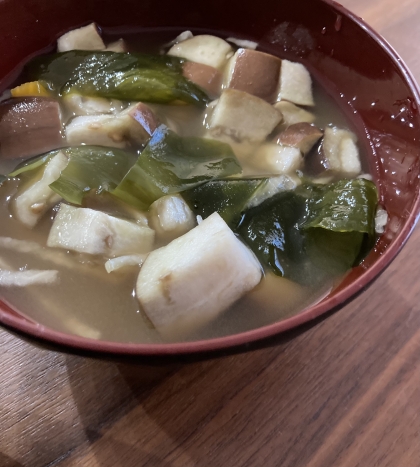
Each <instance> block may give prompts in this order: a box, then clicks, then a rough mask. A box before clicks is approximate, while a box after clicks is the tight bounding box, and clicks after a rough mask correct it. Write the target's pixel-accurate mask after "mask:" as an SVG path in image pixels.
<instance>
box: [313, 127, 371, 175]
mask: <svg viewBox="0 0 420 467" xmlns="http://www.w3.org/2000/svg"><path fill="white" fill-rule="evenodd" d="M356 142H357V137H356V135H355V134H354V133H352V132H351V131H348V130H342V129H340V128H336V127H333V128H330V127H328V128H326V129H325V136H324V140H323V143H322V152H320V156H321V157H323V158H324V159H323V160H322V163H323V165H324V167H325V168H327V169H328V170H331V171H333V172H338V173H342V174H345V175H347V176H356V175H358V174H360V172H361V171H362V166H361V163H360V157H359V150H358V148H357V145H356Z"/></svg>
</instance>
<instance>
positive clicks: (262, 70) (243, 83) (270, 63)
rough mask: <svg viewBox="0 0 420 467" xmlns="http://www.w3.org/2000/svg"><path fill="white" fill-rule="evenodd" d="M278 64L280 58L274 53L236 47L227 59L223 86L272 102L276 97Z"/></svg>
mask: <svg viewBox="0 0 420 467" xmlns="http://www.w3.org/2000/svg"><path fill="white" fill-rule="evenodd" d="M280 66H281V60H280V59H279V58H277V57H275V56H274V55H269V54H266V53H263V52H257V51H255V50H248V49H238V50H237V51H236V53H235V55H234V56H233V57H232V58H231V59H230V60H229V64H228V67H227V72H226V79H225V82H224V86H225V87H227V88H232V89H237V90H238V91H244V92H248V93H249V94H252V95H254V96H257V97H260V98H261V99H264V100H265V101H267V102H270V103H272V102H274V101H275V100H276V97H277V91H278V82H279V76H280Z"/></svg>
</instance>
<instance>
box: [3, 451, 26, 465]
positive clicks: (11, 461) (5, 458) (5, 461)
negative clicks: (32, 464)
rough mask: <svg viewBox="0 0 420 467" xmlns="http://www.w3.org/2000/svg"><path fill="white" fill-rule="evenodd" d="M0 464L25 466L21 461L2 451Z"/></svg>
mask: <svg viewBox="0 0 420 467" xmlns="http://www.w3.org/2000/svg"><path fill="white" fill-rule="evenodd" d="M0 465H1V466H2V467H25V466H24V465H23V464H21V463H20V462H17V461H16V460H14V459H12V458H11V457H9V456H6V454H3V453H2V452H0Z"/></svg>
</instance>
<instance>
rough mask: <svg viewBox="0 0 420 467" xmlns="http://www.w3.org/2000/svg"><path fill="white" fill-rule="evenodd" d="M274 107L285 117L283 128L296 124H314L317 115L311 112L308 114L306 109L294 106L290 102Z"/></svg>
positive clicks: (281, 102)
mask: <svg viewBox="0 0 420 467" xmlns="http://www.w3.org/2000/svg"><path fill="white" fill-rule="evenodd" d="M274 107H275V108H276V109H277V110H280V112H281V113H282V115H283V121H282V122H281V125H282V126H283V127H288V126H289V125H294V124H295V123H302V122H306V123H314V121H315V115H314V114H313V113H311V112H308V111H307V110H305V109H301V108H300V107H298V106H297V105H295V104H292V103H291V102H288V101H280V102H276V103H275V104H274Z"/></svg>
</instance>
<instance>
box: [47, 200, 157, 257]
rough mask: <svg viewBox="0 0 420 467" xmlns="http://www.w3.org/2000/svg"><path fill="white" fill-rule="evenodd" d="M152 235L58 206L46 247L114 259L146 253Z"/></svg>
mask: <svg viewBox="0 0 420 467" xmlns="http://www.w3.org/2000/svg"><path fill="white" fill-rule="evenodd" d="M154 237H155V233H154V231H153V230H152V229H149V228H148V227H144V226H141V225H139V224H136V223H135V222H130V221H126V220H123V219H118V218H117V217H113V216H109V215H108V214H104V213H103V212H99V211H94V210H93V209H88V208H76V207H73V206H69V205H67V204H62V205H61V207H60V210H59V211H58V213H57V215H56V217H55V219H54V223H53V225H52V227H51V231H50V234H49V236H48V241H47V245H48V246H49V247H57V248H64V249H65V250H73V251H77V252H79V253H89V254H92V255H104V256H106V257H116V256H124V255H132V254H141V253H148V252H149V251H150V250H151V249H152V248H153V242H154Z"/></svg>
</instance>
